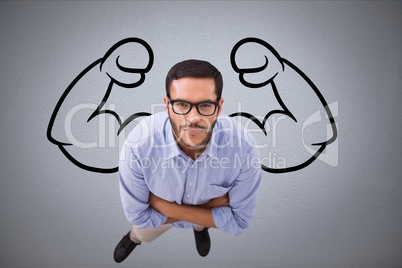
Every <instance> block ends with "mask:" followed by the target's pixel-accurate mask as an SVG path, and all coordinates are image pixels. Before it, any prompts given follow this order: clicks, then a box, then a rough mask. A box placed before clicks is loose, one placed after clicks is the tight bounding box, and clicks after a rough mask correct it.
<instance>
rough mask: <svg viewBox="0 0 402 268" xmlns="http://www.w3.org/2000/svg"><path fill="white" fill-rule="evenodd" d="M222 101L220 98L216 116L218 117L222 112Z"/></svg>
mask: <svg viewBox="0 0 402 268" xmlns="http://www.w3.org/2000/svg"><path fill="white" fill-rule="evenodd" d="M224 101H225V100H224V99H223V98H221V99H220V100H219V105H218V115H220V114H221V112H222V105H223V102H224Z"/></svg>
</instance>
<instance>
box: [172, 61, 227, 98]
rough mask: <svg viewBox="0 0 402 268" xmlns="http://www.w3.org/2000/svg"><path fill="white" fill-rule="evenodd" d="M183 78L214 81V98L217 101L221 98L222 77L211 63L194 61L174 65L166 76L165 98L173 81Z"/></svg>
mask: <svg viewBox="0 0 402 268" xmlns="http://www.w3.org/2000/svg"><path fill="white" fill-rule="evenodd" d="M183 77H193V78H212V79H214V81H215V93H216V96H217V97H218V100H219V99H220V98H221V96H222V88H223V79H222V75H221V73H220V72H219V70H218V69H216V67H215V66H213V65H212V64H211V63H209V62H207V61H202V60H194V59H191V60H185V61H182V62H179V63H176V64H175V65H174V66H173V67H172V68H171V69H170V70H169V72H168V74H167V75H166V96H168V97H169V98H170V85H171V84H172V82H173V80H177V79H179V78H183Z"/></svg>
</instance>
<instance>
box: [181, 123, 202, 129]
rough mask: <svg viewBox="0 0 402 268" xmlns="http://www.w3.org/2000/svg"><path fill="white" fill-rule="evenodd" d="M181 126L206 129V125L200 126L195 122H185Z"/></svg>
mask: <svg viewBox="0 0 402 268" xmlns="http://www.w3.org/2000/svg"><path fill="white" fill-rule="evenodd" d="M181 128H198V129H203V130H205V129H207V128H206V127H204V126H201V125H199V124H197V123H190V124H185V125H182V126H181Z"/></svg>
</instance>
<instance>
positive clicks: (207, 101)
mask: <svg viewBox="0 0 402 268" xmlns="http://www.w3.org/2000/svg"><path fill="white" fill-rule="evenodd" d="M168 102H169V103H170V104H171V105H172V111H173V112H174V113H175V114H177V115H186V114H188V113H189V112H190V111H191V110H192V109H193V107H194V106H195V108H196V109H197V112H198V113H199V114H200V115H203V116H211V115H213V114H215V113H216V109H217V108H218V106H219V99H218V101H211V100H205V101H200V102H196V103H193V102H189V101H185V100H171V99H168ZM176 102H184V103H187V104H189V105H190V109H188V111H187V112H186V113H177V112H176V111H175V110H174V108H173V107H174V104H175V103H176ZM204 103H208V104H213V105H214V106H215V108H214V112H213V113H211V114H203V113H201V112H200V109H199V108H198V105H200V104H204Z"/></svg>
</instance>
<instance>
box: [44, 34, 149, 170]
mask: <svg viewBox="0 0 402 268" xmlns="http://www.w3.org/2000/svg"><path fill="white" fill-rule="evenodd" d="M128 43H139V44H141V45H142V46H144V47H145V48H146V50H147V52H148V56H149V62H148V65H147V66H146V67H145V68H144V69H136V68H128V67H124V66H122V65H121V64H120V62H119V58H120V55H119V56H117V58H116V62H115V63H116V66H117V68H118V69H119V70H120V71H122V72H125V73H136V74H140V75H141V78H140V79H139V80H138V81H137V82H135V83H131V84H127V83H123V82H120V81H118V80H116V79H115V78H113V77H112V76H111V75H110V74H109V73H107V72H106V74H107V76H108V77H109V78H110V83H109V85H108V87H107V89H106V93H105V95H104V97H103V98H102V100H101V101H100V103H99V105H98V107H97V109H96V110H95V111H94V112H93V113H92V114H91V116H90V117H89V118H88V120H87V122H89V121H91V120H92V119H93V118H95V117H96V116H98V115H100V114H111V115H113V116H114V117H115V118H116V120H117V122H118V123H119V125H120V127H119V129H118V131H117V135H119V134H120V132H121V131H122V130H123V129H124V128H125V127H126V126H127V125H128V124H129V123H130V122H131V121H133V120H135V119H136V118H138V117H141V116H149V115H151V114H150V113H147V112H138V113H135V114H133V115H131V116H130V117H128V118H127V119H126V120H125V121H123V122H122V121H121V119H120V116H119V115H118V114H117V113H116V112H114V111H111V110H102V108H103V107H104V105H105V103H106V101H107V99H108V98H109V95H110V92H111V90H112V88H113V85H114V84H116V85H118V86H121V87H124V88H135V87H138V86H140V85H141V84H142V83H144V81H145V73H147V72H149V71H150V70H151V68H152V65H153V63H154V53H153V51H152V48H151V46H150V45H148V43H147V42H145V41H144V40H142V39H140V38H136V37H130V38H126V39H123V40H121V41H119V42H117V43H116V44H115V45H113V46H112V47H111V48H110V49H109V50H108V51H107V52H106V54H105V55H104V56H103V57H102V58H100V59H98V60H96V61H94V62H93V63H92V64H90V65H89V66H88V67H87V68H85V69H84V70H83V71H82V72H81V73H80V74H79V75H78V76H77V77H76V78H75V79H74V80H73V81H72V82H71V84H70V85H69V86H68V87H67V89H66V90H65V91H64V92H63V94H62V96H61V97H60V99H59V101H58V102H57V104H56V107H55V108H54V110H53V113H52V116H51V118H50V121H49V125H48V128H47V138H48V140H49V141H50V142H52V143H54V144H56V145H57V146H58V147H59V149H60V150H61V151H62V152H63V154H64V155H65V156H66V157H67V158H68V159H69V160H70V161H71V162H72V163H74V164H75V165H76V166H78V167H80V168H82V169H85V170H88V171H92V172H99V173H114V172H117V170H118V167H114V168H101V167H93V166H88V165H86V164H84V163H81V162H79V161H78V160H76V159H75V158H74V157H73V156H72V155H71V154H70V153H69V152H68V151H67V150H66V149H65V148H64V146H71V145H73V144H71V143H65V142H61V141H58V140H56V139H55V138H53V137H52V129H53V125H54V122H55V120H56V116H57V113H58V112H59V110H60V108H61V106H62V104H63V102H64V100H65V99H66V97H67V95H68V94H69V93H70V92H71V90H72V89H73V88H74V86H75V85H76V84H77V83H78V81H80V79H81V78H82V77H84V76H85V75H86V74H87V73H88V72H89V71H91V70H92V69H93V68H95V67H96V66H98V65H99V71H102V67H103V64H104V63H105V61H106V60H107V59H108V57H109V56H110V55H111V54H112V53H113V52H114V51H115V50H116V49H117V48H119V47H121V46H123V45H125V44H128Z"/></svg>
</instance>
